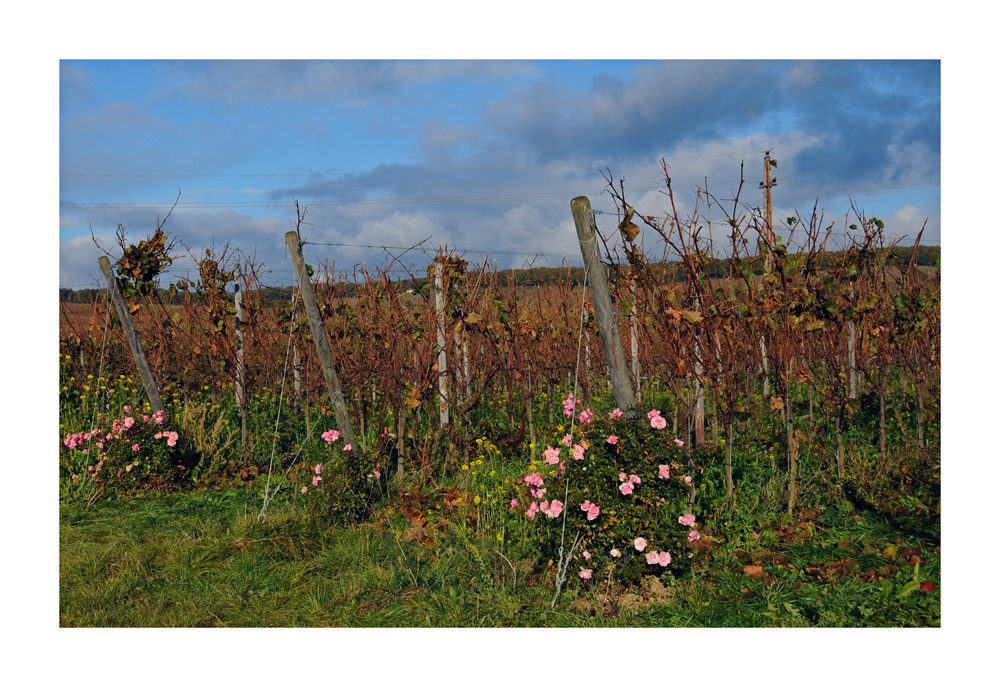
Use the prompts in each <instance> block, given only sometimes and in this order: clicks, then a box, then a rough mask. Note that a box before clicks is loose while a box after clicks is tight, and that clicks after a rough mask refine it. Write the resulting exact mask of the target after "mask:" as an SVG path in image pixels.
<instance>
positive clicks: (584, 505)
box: [580, 499, 590, 513]
mask: <svg viewBox="0 0 1000 687" xmlns="http://www.w3.org/2000/svg"><path fill="white" fill-rule="evenodd" d="M580 510H582V511H583V512H584V513H586V512H587V511H588V510H590V499H588V500H586V501H584V502H583V503H581V504H580Z"/></svg>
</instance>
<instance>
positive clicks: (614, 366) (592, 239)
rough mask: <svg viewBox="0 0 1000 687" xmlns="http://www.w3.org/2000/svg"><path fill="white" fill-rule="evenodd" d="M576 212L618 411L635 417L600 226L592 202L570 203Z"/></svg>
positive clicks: (575, 201)
mask: <svg viewBox="0 0 1000 687" xmlns="http://www.w3.org/2000/svg"><path fill="white" fill-rule="evenodd" d="M570 207H571V208H572V210H573V221H574V223H575V224H576V235H577V238H578V239H579V240H580V250H581V251H582V253H583V265H584V269H585V270H586V274H587V275H588V281H589V283H590V294H591V298H592V299H593V302H594V312H595V314H596V315H597V325H598V326H599V327H600V328H601V343H602V344H603V345H604V357H605V359H606V360H607V361H608V371H609V373H610V375H611V389H612V391H613V392H614V394H615V402H616V403H617V404H618V408H619V409H621V411H622V412H624V413H625V414H626V415H628V416H630V417H634V416H635V414H636V409H635V393H634V392H633V391H632V384H631V382H630V381H629V378H628V365H627V364H626V362H625V351H624V349H623V348H622V341H621V337H620V336H619V335H618V325H617V324H616V323H615V317H614V313H613V312H612V310H611V292H610V290H609V289H608V280H607V278H606V277H605V275H604V270H603V268H602V265H601V255H600V252H599V251H598V245H597V227H596V226H594V218H593V216H592V215H591V212H590V199H589V198H587V197H586V196H577V197H576V198H574V199H573V200H572V201H571V202H570Z"/></svg>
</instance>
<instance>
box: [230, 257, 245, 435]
mask: <svg viewBox="0 0 1000 687" xmlns="http://www.w3.org/2000/svg"><path fill="white" fill-rule="evenodd" d="M242 279H243V272H242V270H241V269H240V265H239V263H236V269H235V270H234V273H233V283H234V285H235V286H234V288H235V289H236V293H234V294H233V304H234V305H235V308H236V403H237V405H238V406H239V414H240V448H241V450H243V451H246V450H247V399H246V387H245V382H246V380H245V374H246V372H245V368H244V365H243V291H242V289H241V286H242V284H241V283H240V282H241V281H242Z"/></svg>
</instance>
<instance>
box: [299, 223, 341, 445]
mask: <svg viewBox="0 0 1000 687" xmlns="http://www.w3.org/2000/svg"><path fill="white" fill-rule="evenodd" d="M285 243H286V244H287V245H288V253H289V255H291V256H292V262H293V263H294V265H295V276H296V278H297V279H298V282H299V293H301V294H302V305H303V307H304V308H305V311H306V315H307V316H308V317H309V331H310V332H311V333H312V337H313V341H314V342H316V352H317V353H318V354H319V362H320V367H321V368H322V369H323V377H324V378H325V379H326V389H327V392H328V394H329V396H330V403H331V405H333V414H334V417H335V418H336V419H337V428H338V429H339V430H340V434H341V435H342V436H343V437H344V443H345V444H351V445H352V446H354V445H356V440H355V438H354V429H353V428H352V427H351V416H350V415H349V414H348V412H347V403H345V402H344V391H343V389H342V388H341V386H340V377H339V376H338V375H337V370H336V368H334V366H333V352H332V351H331V350H330V338H329V336H328V335H327V333H326V326H325V325H324V324H323V317H322V315H321V314H320V312H319V305H318V304H317V303H316V295H315V294H314V293H313V288H312V282H311V281H309V273H308V272H307V271H306V261H305V259H304V258H303V257H302V247H301V246H300V245H299V235H298V234H297V233H296V232H294V231H290V232H288V233H287V234H285Z"/></svg>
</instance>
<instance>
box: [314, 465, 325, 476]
mask: <svg viewBox="0 0 1000 687" xmlns="http://www.w3.org/2000/svg"><path fill="white" fill-rule="evenodd" d="M315 470H316V474H317V475H319V474H322V472H323V464H322V463H316V468H315Z"/></svg>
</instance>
